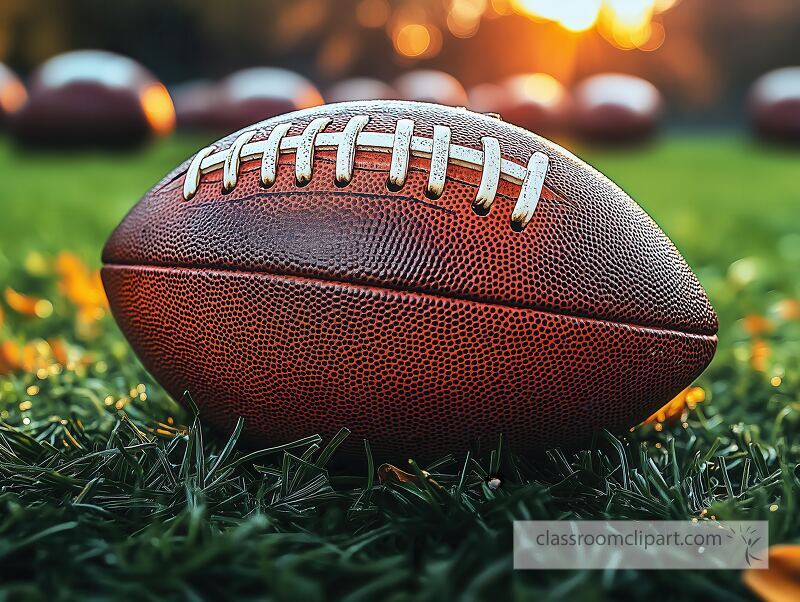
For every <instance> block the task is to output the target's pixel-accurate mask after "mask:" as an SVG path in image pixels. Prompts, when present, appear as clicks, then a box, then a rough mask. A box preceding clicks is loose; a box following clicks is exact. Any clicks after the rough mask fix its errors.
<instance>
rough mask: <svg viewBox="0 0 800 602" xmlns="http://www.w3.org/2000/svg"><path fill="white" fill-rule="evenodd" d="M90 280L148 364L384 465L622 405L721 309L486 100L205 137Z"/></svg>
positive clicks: (194, 388) (627, 406)
mask: <svg viewBox="0 0 800 602" xmlns="http://www.w3.org/2000/svg"><path fill="white" fill-rule="evenodd" d="M103 262H104V267H103V271H102V276H103V282H104V284H105V288H106V291H107V293H108V297H109V300H110V303H111V308H112V310H113V313H114V316H115V317H116V320H117V322H118V323H119V326H120V328H121V329H122V331H123V333H124V334H125V335H126V337H127V338H128V340H129V341H130V343H131V345H132V346H133V348H134V349H135V351H136V352H137V354H138V355H139V357H140V358H141V360H142V362H143V363H144V365H145V367H146V368H147V369H148V370H149V371H150V372H151V373H152V374H153V376H154V377H155V378H156V379H157V380H158V381H159V382H160V383H161V384H162V385H163V386H164V387H165V388H166V390H167V391H168V392H170V393H171V394H172V395H173V396H175V397H176V398H178V399H180V398H181V396H182V394H183V393H184V391H189V392H190V393H191V395H192V397H193V399H194V400H195V401H196V403H197V404H198V406H199V407H200V411H201V418H202V419H204V421H205V422H207V423H209V424H211V425H212V426H215V427H217V428H218V429H220V430H222V431H223V432H224V431H230V430H231V429H232V428H233V426H234V424H235V423H236V420H237V417H239V416H243V417H244V418H245V429H244V432H245V435H246V437H247V439H248V440H249V441H251V442H253V443H257V444H259V445H264V446H269V445H277V444H281V443H285V442H289V441H292V440H294V439H297V438H300V437H303V436H305V435H309V434H315V433H318V434H320V435H323V436H324V437H330V436H332V435H334V434H335V433H336V432H337V431H338V430H339V429H340V428H341V427H348V428H349V429H351V431H352V435H351V436H350V437H349V439H348V441H347V442H346V443H345V446H344V450H343V452H344V454H345V457H346V456H347V455H350V456H358V455H362V457H363V453H364V452H363V443H362V439H368V440H369V442H370V444H371V449H372V451H373V453H374V455H375V456H376V459H377V460H394V461H403V460H405V459H406V458H409V457H413V458H415V459H417V460H418V461H421V462H427V461H430V460H432V459H435V458H436V457H438V456H441V455H445V454H448V453H455V454H457V455H458V454H463V453H464V452H465V451H467V450H473V451H474V452H475V453H477V454H482V453H484V452H486V451H487V450H491V449H493V448H495V447H496V445H497V443H498V439H499V437H500V436H501V434H502V435H503V437H504V445H508V446H510V447H511V449H512V450H514V451H515V452H517V453H521V454H529V453H532V452H535V451H537V450H542V449H544V448H547V447H550V446H572V445H576V444H581V443H585V442H587V440H588V438H589V437H590V436H591V434H592V433H593V432H594V431H596V430H598V429H601V428H608V429H611V430H614V431H622V430H625V429H628V428H629V427H631V426H633V425H635V424H637V423H638V422H639V421H641V420H642V419H644V418H645V417H647V416H648V415H649V414H650V413H652V412H654V411H655V410H657V409H658V408H659V407H660V406H661V405H663V404H664V403H665V402H666V401H668V400H669V399H670V398H672V397H673V396H674V395H675V394H677V393H678V392H680V391H681V390H682V389H683V388H684V387H686V386H687V385H688V384H690V383H691V382H692V381H693V379H695V377H697V376H698V375H699V374H700V373H701V372H702V371H703V369H704V368H705V367H706V365H707V364H708V363H709V361H710V360H711V358H712V356H713V354H714V351H715V348H716V343H717V339H716V335H715V333H716V330H717V318H716V315H715V313H714V310H713V309H712V307H711V305H710V303H709V301H708V299H707V297H706V295H705V293H704V291H703V289H702V287H701V285H700V284H699V282H698V281H697V278H696V277H695V275H694V274H693V273H692V271H691V269H690V268H689V267H688V266H687V265H686V262H685V261H684V260H683V258H682V257H681V255H680V253H679V252H678V251H677V250H676V248H675V246H674V245H673V244H672V242H670V240H669V239H668V238H667V237H666V236H665V235H664V233H663V232H662V231H661V230H660V229H659V227H658V226H657V225H656V224H655V223H654V222H653V221H652V220H651V219H650V217H648V215H647V214H646V213H645V212H644V211H643V210H642V209H641V208H640V207H639V206H638V205H637V204H636V203H635V202H634V201H632V200H631V198H630V197H629V196H628V195H626V194H625V193H624V192H623V191H622V190H621V189H620V188H619V187H617V186H616V185H615V184H613V183H612V182H611V181H610V180H608V179H607V178H606V177H604V176H603V175H602V174H600V173H599V172H597V171H596V170H594V169H593V168H591V167H590V166H588V165H587V164H586V163H584V162H582V161H581V160H580V159H578V158H577V157H575V156H574V155H572V154H570V153H569V152H568V151H566V150H564V149H563V148H561V147H559V146H557V145H556V144H553V143H552V142H549V141H547V140H545V139H543V138H541V137H539V136H537V135H535V134H532V133H530V132H528V131H526V130H523V129H521V128H519V127H516V126H513V125H510V124H507V123H505V122H503V121H502V120H500V119H498V118H497V117H494V116H486V115H482V114H478V113H473V112H470V111H467V110H465V109H459V108H450V107H444V106H438V105H433V104H423V103H413V102H401V101H377V102H350V103H340V104H333V105H327V106H321V107H316V108H313V109H307V110H303V111H298V112H295V113H289V114H287V115H283V116H280V117H275V118H272V119H268V120H266V121H262V122H260V123H257V124H255V125H253V126H252V127H249V128H247V129H245V130H242V131H240V132H237V133H235V134H231V135H230V136H228V137H226V138H223V139H221V140H220V141H219V142H217V143H215V144H214V145H213V146H210V147H208V148H205V149H203V150H201V151H200V152H198V153H197V154H196V155H195V156H194V157H192V158H191V159H189V160H187V161H186V162H185V163H184V164H182V165H180V166H179V167H178V168H177V169H175V170H174V171H172V172H171V173H169V174H168V175H167V176H166V177H165V178H164V179H163V180H162V181H161V182H159V183H158V184H156V186H154V187H153V188H152V189H151V190H150V191H149V192H148V193H147V194H146V195H145V196H144V198H143V199H142V200H141V201H140V202H139V203H138V204H137V205H136V206H135V207H134V208H133V209H132V210H131V212H130V213H129V214H128V215H127V217H125V219H124V220H123V221H122V223H121V224H120V225H119V226H118V227H117V229H116V230H115V231H114V233H113V234H112V236H111V238H110V240H109V241H108V243H107V244H106V247H105V250H104V252H103Z"/></svg>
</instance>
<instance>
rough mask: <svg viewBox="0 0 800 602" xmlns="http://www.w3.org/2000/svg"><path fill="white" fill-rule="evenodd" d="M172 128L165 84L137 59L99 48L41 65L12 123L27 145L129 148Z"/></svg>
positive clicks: (60, 56)
mask: <svg viewBox="0 0 800 602" xmlns="http://www.w3.org/2000/svg"><path fill="white" fill-rule="evenodd" d="M174 126H175V109H174V107H173V105H172V99H171V98H170V96H169V93H168V92H167V89H166V88H165V87H164V85H163V84H162V83H161V82H159V81H158V80H157V79H155V77H154V76H153V74H152V73H150V71H148V70H147V69H145V68H144V67H143V66H142V65H140V64H139V63H137V62H136V61H134V60H132V59H130V58H128V57H125V56H121V55H119V54H114V53H111V52H105V51H102V50H76V51H73V52H66V53H64V54H60V55H58V56H55V57H53V58H51V59H49V60H47V61H45V62H44V63H43V64H42V65H41V66H40V67H39V68H38V69H37V70H36V71H35V72H34V74H33V75H32V76H31V80H30V87H29V98H28V101H27V102H26V103H25V104H24V105H23V106H22V107H21V108H20V110H19V111H17V112H16V113H14V114H13V115H12V119H11V131H12V133H13V134H14V136H15V137H16V140H17V141H18V142H19V143H21V144H24V145H30V146H55V147H75V146H97V147H114V148H117V147H133V146H137V145H139V144H141V143H142V142H144V141H146V140H148V139H150V138H153V137H155V136H162V135H166V134H169V133H170V132H171V131H172V130H173V128H174Z"/></svg>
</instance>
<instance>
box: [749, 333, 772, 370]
mask: <svg viewBox="0 0 800 602" xmlns="http://www.w3.org/2000/svg"><path fill="white" fill-rule="evenodd" d="M769 356H770V348H769V345H768V344H767V343H766V341H763V340H761V339H756V340H755V341H753V345H752V347H751V348H750V365H751V366H752V367H753V370H756V371H758V372H764V370H766V369H767V360H768V359H769Z"/></svg>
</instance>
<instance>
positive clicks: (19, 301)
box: [5, 287, 53, 318]
mask: <svg viewBox="0 0 800 602" xmlns="http://www.w3.org/2000/svg"><path fill="white" fill-rule="evenodd" d="M5 299H6V303H8V306H9V307H10V308H11V309H13V310H14V311H15V312H17V313H18V314H22V315H23V316H34V317H37V318H48V317H50V315H51V314H52V313H53V304H52V303H50V301H48V300H47V299H38V298H36V297H31V296H29V295H23V294H22V293H18V292H17V291H15V290H14V289H13V288H11V287H6V290H5Z"/></svg>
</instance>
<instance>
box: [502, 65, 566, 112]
mask: <svg viewBox="0 0 800 602" xmlns="http://www.w3.org/2000/svg"><path fill="white" fill-rule="evenodd" d="M513 85H515V86H520V88H521V91H522V92H523V93H524V96H525V97H527V98H532V99H534V100H536V102H538V103H541V104H542V105H544V106H548V107H553V106H557V105H558V104H559V103H560V102H562V101H563V99H564V96H565V94H566V92H565V91H564V86H562V85H561V84H560V83H559V81H558V80H557V79H556V78H555V77H553V76H552V75H549V74H547V73H532V74H530V75H524V76H520V77H519V78H515V79H514V81H513Z"/></svg>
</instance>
